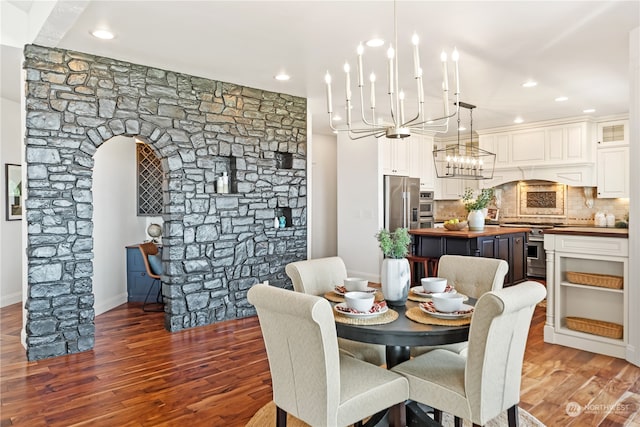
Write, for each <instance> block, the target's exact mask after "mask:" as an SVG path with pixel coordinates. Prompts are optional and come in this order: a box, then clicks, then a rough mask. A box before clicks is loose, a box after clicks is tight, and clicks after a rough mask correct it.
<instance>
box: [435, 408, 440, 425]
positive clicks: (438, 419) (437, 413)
mask: <svg viewBox="0 0 640 427" xmlns="http://www.w3.org/2000/svg"><path fill="white" fill-rule="evenodd" d="M433 420H434V421H435V422H437V423H438V424H442V411H441V410H440V409H436V408H433Z"/></svg>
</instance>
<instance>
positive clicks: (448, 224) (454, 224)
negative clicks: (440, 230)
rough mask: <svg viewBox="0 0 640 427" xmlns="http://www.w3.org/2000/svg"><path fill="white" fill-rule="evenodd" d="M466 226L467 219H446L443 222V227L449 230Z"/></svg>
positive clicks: (456, 229)
mask: <svg viewBox="0 0 640 427" xmlns="http://www.w3.org/2000/svg"><path fill="white" fill-rule="evenodd" d="M466 226H467V221H460V220H459V219H458V218H454V219H448V220H446V221H445V222H444V228H446V229H447V230H450V231H458V230H462V229H463V228H465V227H466Z"/></svg>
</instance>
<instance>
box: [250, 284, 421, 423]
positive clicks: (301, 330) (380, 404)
mask: <svg viewBox="0 0 640 427" xmlns="http://www.w3.org/2000/svg"><path fill="white" fill-rule="evenodd" d="M248 299H249V302H250V303H251V304H253V305H254V306H255V307H256V310H257V312H258V318H259V319H260V327H261V329H262V335H263V338H264V342H265V346H266V349H267V356H268V358H269V368H270V370H271V380H272V384H273V400H274V403H275V404H276V406H277V407H278V411H277V425H278V426H284V425H285V424H286V413H289V414H291V415H293V416H295V417H297V418H299V419H301V420H303V421H305V422H306V423H308V424H310V425H312V426H346V425H349V424H353V423H355V422H359V421H361V420H362V419H364V418H366V417H368V416H371V415H373V414H375V413H377V412H379V411H382V410H384V409H386V408H389V407H392V406H394V405H395V406H394V410H395V411H396V412H395V414H396V416H397V418H404V416H403V412H402V411H404V401H405V400H406V399H407V397H408V393H409V391H408V385H407V380H406V379H405V378H403V377H402V376H400V375H399V374H396V373H393V372H391V371H388V370H386V369H384V368H380V367H377V366H373V365H371V364H370V363H366V362H363V361H361V360H357V359H354V358H353V357H349V356H346V355H344V354H341V353H340V352H339V351H338V340H337V336H336V327H335V320H334V318H333V312H332V308H331V305H330V304H329V302H328V301H327V300H326V299H324V298H322V297H317V296H314V295H306V294H303V293H300V292H293V291H289V290H285V289H281V288H277V287H273V286H269V285H266V284H257V285H254V286H253V287H252V288H251V289H250V290H249V292H248ZM283 422H284V423H283Z"/></svg>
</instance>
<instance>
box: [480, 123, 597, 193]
mask: <svg viewBox="0 0 640 427" xmlns="http://www.w3.org/2000/svg"><path fill="white" fill-rule="evenodd" d="M594 129H595V127H594V125H593V123H590V122H587V121H574V122H568V123H559V122H558V121H555V122H540V123H537V124H535V125H533V126H529V127H526V126H524V125H521V126H517V127H513V128H500V129H487V130H481V131H478V134H479V144H480V148H482V149H485V150H487V151H490V152H492V153H495V154H496V165H495V170H494V178H493V179H492V180H489V181H486V182H485V184H486V185H488V186H495V185H500V184H504V183H505V182H509V181H520V180H528V179H542V180H548V181H556V182H561V183H564V184H568V185H572V186H594V185H595V184H596V182H595V181H596V178H595V160H596V158H595V157H596V156H595V146H594V143H593V141H594V139H593V132H594Z"/></svg>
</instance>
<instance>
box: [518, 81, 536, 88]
mask: <svg viewBox="0 0 640 427" xmlns="http://www.w3.org/2000/svg"><path fill="white" fill-rule="evenodd" d="M536 86H538V82H534V81H533V80H528V81H526V82H524V83H522V87H536Z"/></svg>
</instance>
